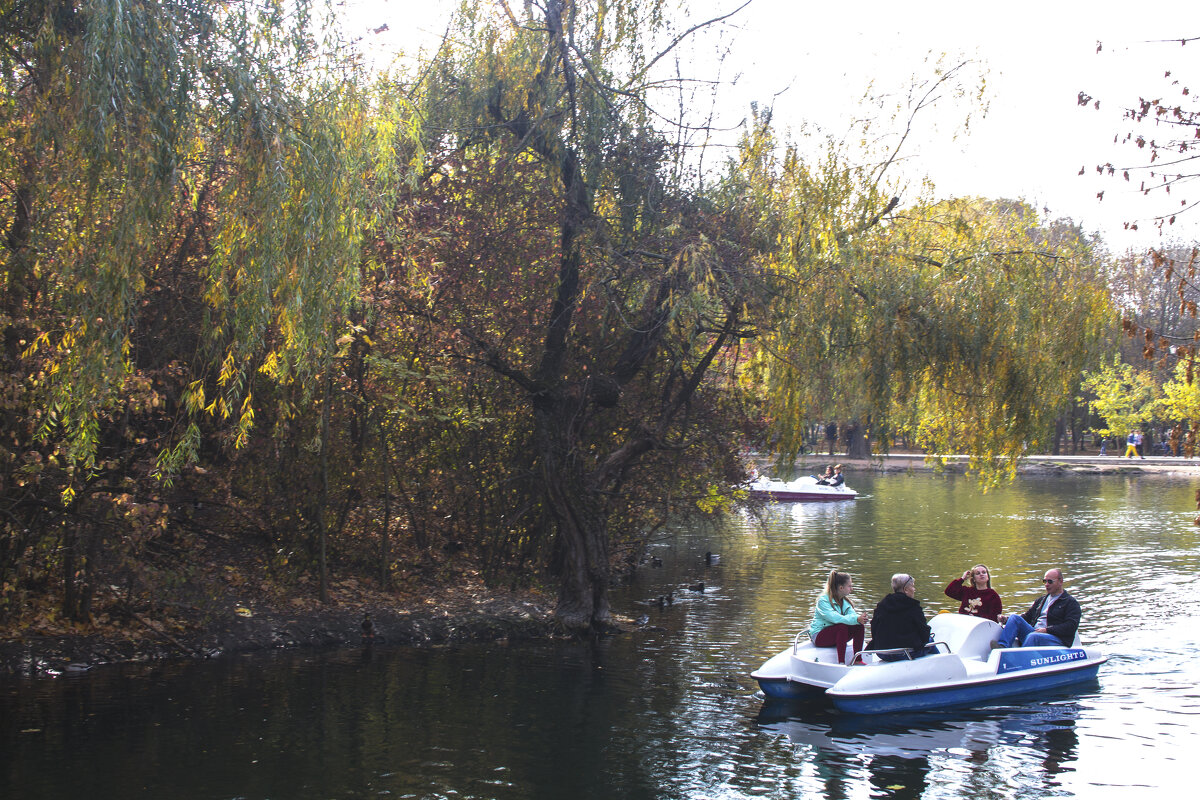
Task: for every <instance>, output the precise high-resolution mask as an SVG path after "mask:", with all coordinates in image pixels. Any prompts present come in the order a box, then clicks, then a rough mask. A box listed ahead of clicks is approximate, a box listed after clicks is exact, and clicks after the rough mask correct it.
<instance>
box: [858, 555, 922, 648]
mask: <svg viewBox="0 0 1200 800" xmlns="http://www.w3.org/2000/svg"><path fill="white" fill-rule="evenodd" d="M916 593H917V582H916V581H915V580H913V577H912V576H911V575H907V574H905V573H903V572H902V573H899V574H896V575H893V576H892V593H891V594H889V595H888V596H886V597H884V598H883V599H882V600H880V601H879V605H877V606H875V612H874V613H873V614H872V615H871V641H870V642H869V643H868V644H867V649H868V650H891V649H894V648H905V649H907V650H908V653H907V654H905V653H885V654H881V655H880V656H879V658H880V659H882V660H884V661H897V660H900V659H904V658H909V657H912V658H917V657H919V656H923V655H927V652H926V645H928V644H929V632H930V631H929V624H928V623H927V622H926V621H925V612H924V611H923V610H921V604H920V603H919V602H917V599H916ZM930 652H932V651H930Z"/></svg>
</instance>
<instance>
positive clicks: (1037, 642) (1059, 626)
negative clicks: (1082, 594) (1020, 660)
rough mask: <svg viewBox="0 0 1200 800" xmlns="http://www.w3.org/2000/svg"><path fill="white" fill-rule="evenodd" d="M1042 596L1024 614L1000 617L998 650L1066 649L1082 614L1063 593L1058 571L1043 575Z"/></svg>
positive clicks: (1053, 570)
mask: <svg viewBox="0 0 1200 800" xmlns="http://www.w3.org/2000/svg"><path fill="white" fill-rule="evenodd" d="M1042 584H1043V585H1045V587H1046V593H1045V594H1044V595H1042V596H1041V597H1039V598H1038V599H1037V600H1035V601H1033V605H1032V606H1030V607H1029V610H1028V611H1026V612H1025V613H1024V614H1013V615H1011V616H1008V615H1004V614H1001V615H1000V621H1001V622H1002V623H1004V630H1003V631H1002V632H1001V633H1000V641H999V642H997V645H998V646H1000V647H1012V646H1013V645H1014V644H1015V645H1016V646H1017V647H1070V646H1071V644H1072V643H1073V642H1074V641H1075V631H1076V630H1078V628H1079V619H1080V617H1082V616H1083V612H1082V611H1081V610H1080V608H1079V603H1078V601H1076V600H1075V598H1074V597H1071V595H1069V594H1067V592H1066V590H1065V589H1063V574H1062V570H1061V569H1058V568H1055V569H1050V570H1047V571H1046V576H1045V577H1044V578H1042Z"/></svg>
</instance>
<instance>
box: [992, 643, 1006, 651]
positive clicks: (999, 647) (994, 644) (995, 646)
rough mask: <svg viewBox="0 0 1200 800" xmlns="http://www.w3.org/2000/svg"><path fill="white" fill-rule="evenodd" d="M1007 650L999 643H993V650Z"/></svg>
mask: <svg viewBox="0 0 1200 800" xmlns="http://www.w3.org/2000/svg"><path fill="white" fill-rule="evenodd" d="M1005 648H1006V645H1002V644H1000V643H999V642H992V649H993V650H1004V649H1005Z"/></svg>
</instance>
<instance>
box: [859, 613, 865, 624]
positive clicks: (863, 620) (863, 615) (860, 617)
mask: <svg viewBox="0 0 1200 800" xmlns="http://www.w3.org/2000/svg"><path fill="white" fill-rule="evenodd" d="M858 624H859V625H866V624H867V615H866V614H859V615H858Z"/></svg>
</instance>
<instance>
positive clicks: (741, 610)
mask: <svg viewBox="0 0 1200 800" xmlns="http://www.w3.org/2000/svg"><path fill="white" fill-rule="evenodd" d="M852 477H853V478H854V479H853V480H852V481H851V482H852V484H853V485H854V486H855V488H857V489H859V490H860V491H861V492H863V493H864V495H865V496H864V497H863V498H862V499H860V500H858V501H856V502H853V503H839V504H836V505H833V504H831V505H820V504H803V505H779V506H773V507H770V508H768V509H767V510H766V512H765V514H764V516H763V517H762V519H760V520H756V519H754V518H752V517H751V516H748V515H737V516H734V517H733V518H731V519H727V520H725V521H723V522H721V523H719V524H717V525H714V526H712V527H710V528H689V529H685V530H677V531H675V532H673V533H672V534H671V535H669V536H668V537H666V538H664V539H663V540H662V541H661V542H659V543H657V544H656V545H655V547H654V555H656V556H657V557H659V558H661V559H662V561H663V563H664V566H663V568H662V569H649V568H648V569H645V570H643V571H642V572H641V573H640V574H639V575H638V576H637V577H636V579H635V581H634V583H633V584H631V585H630V586H628V587H623V588H621V589H619V590H617V591H616V593H615V597H614V603H615V607H616V608H617V610H618V611H620V612H622V613H627V614H630V615H632V616H638V615H640V614H647V615H648V616H649V618H650V622H649V625H648V626H647V629H645V630H642V631H639V632H638V633H635V634H632V635H629V636H623V637H617V638H612V639H608V640H605V641H602V642H600V643H597V644H582V643H581V644H573V643H570V644H569V643H552V644H536V645H511V646H504V645H489V646H472V647H455V648H438V649H431V650H409V649H389V648H386V647H383V648H380V649H377V650H376V652H375V653H373V654H372V655H371V656H370V657H368V658H364V657H363V655H362V654H360V653H358V652H337V653H312V652H305V653H297V652H281V653H274V654H267V655H254V656H247V657H229V658H224V659H218V660H215V661H210V662H203V663H172V664H165V665H132V666H119V667H105V668H100V669H96V670H93V671H91V672H88V673H85V674H83V675H80V676H76V677H70V676H64V677H61V678H56V679H39V680H7V681H4V682H0V798H5V799H6V800H7V798H22V799H23V800H24V799H26V798H28V800H35V799H36V798H55V799H56V800H57V799H59V798H64V799H65V798H71V799H72V800H74V799H75V798H89V800H91V799H106V798H141V797H151V798H180V799H181V800H183V799H187V798H222V799H223V798H250V799H251V800H258V799H259V798H278V799H279V800H288V799H290V798H368V797H397V798H400V797H412V798H572V800H574V799H576V798H760V797H766V798H794V797H831V798H868V797H926V798H935V797H936V798H942V797H945V798H952V797H953V798H958V797H965V796H969V797H979V798H1033V797H1038V798H1041V797H1083V798H1093V797H1097V798H1102V797H1114V798H1116V797H1120V798H1131V797H1148V796H1158V795H1160V794H1161V792H1162V790H1164V789H1169V790H1172V792H1173V793H1174V794H1180V793H1182V794H1183V795H1189V794H1190V787H1194V784H1195V780H1194V778H1193V776H1194V775H1195V774H1196V772H1197V767H1198V766H1200V688H1198V683H1200V665H1198V663H1197V654H1198V653H1200V607H1198V604H1197V585H1198V581H1197V574H1198V568H1200V529H1197V528H1195V527H1193V525H1192V520H1193V518H1194V517H1195V514H1196V511H1195V507H1194V506H1195V503H1194V499H1193V494H1194V492H1195V488H1196V482H1192V481H1185V480H1180V479H1171V478H1159V477H1155V478H1126V477H1063V478H1054V479H1029V478H1023V479H1021V480H1020V481H1019V482H1018V483H1017V484H1015V485H1013V486H1010V487H1007V488H1004V489H1001V490H998V491H993V492H990V493H988V494H982V493H981V492H980V491H979V490H978V489H977V488H976V487H975V485H974V484H972V483H971V482H970V481H969V480H966V479H962V478H951V477H930V476H915V477H914V476H880V477H874V478H872V477H867V476H852ZM710 550H711V551H713V552H717V553H719V554H720V556H721V558H720V562H719V563H718V564H716V565H714V566H711V567H706V566H705V564H704V560H703V554H704V553H705V552H706V551H710ZM978 561H982V562H984V563H986V564H987V565H988V566H989V567H990V568H991V570H992V575H993V586H994V587H995V588H997V589H998V590H999V592H1000V594H1001V596H1002V597H1003V598H1004V601H1005V607H1006V609H1010V608H1015V609H1018V610H1023V609H1024V608H1026V607H1027V606H1028V604H1029V603H1030V602H1031V601H1032V600H1033V599H1034V598H1035V597H1036V596H1037V595H1038V594H1039V593H1040V592H1041V586H1040V578H1041V576H1042V573H1043V572H1044V571H1045V569H1046V568H1047V567H1049V566H1058V565H1061V566H1062V567H1063V568H1064V570H1065V571H1066V573H1067V588H1068V590H1069V591H1071V592H1072V593H1073V594H1074V595H1075V596H1076V597H1077V598H1078V599H1079V600H1080V602H1081V603H1082V605H1083V608H1084V623H1083V627H1082V629H1081V635H1082V636H1083V637H1084V639H1085V641H1087V642H1089V643H1094V644H1097V645H1098V646H1100V647H1102V648H1103V649H1105V650H1106V651H1108V652H1109V653H1110V654H1111V659H1110V661H1109V663H1108V664H1106V665H1105V666H1104V667H1103V668H1101V672H1100V679H1099V681H1098V682H1097V683H1095V684H1092V685H1085V686H1082V687H1080V688H1079V689H1078V690H1076V691H1073V692H1069V693H1065V694H1057V695H1053V696H1050V697H1046V698H1032V699H1029V698H1026V699H1021V700H1020V701H1010V702H1008V703H1005V704H1003V705H997V706H991V707H987V708H976V709H957V710H945V711H941V712H936V713H923V714H905V715H902V716H895V717H875V718H868V717H855V716H852V715H842V714H838V713H836V712H834V711H833V710H832V709H831V708H830V707H828V706H827V705H825V704H822V703H809V704H802V705H790V706H789V705H775V704H766V703H764V701H763V700H762V697H761V695H759V694H758V693H757V687H756V686H755V685H754V684H753V682H752V681H751V680H750V678H749V677H748V673H749V672H750V671H751V670H752V669H754V668H755V667H757V666H758V665H759V664H760V663H761V662H762V661H763V660H765V659H766V658H767V656H769V655H772V654H774V653H775V652H778V651H779V650H782V649H783V648H784V647H785V646H787V645H788V644H789V643H790V642H791V639H792V637H793V636H794V634H795V633H796V632H797V631H798V630H801V629H803V628H805V627H807V625H808V622H809V620H810V618H811V609H812V602H813V599H814V596H815V594H816V592H817V590H818V588H819V586H820V585H821V584H822V583H823V581H824V576H825V575H826V574H827V572H828V570H829V568H830V567H832V566H837V567H840V568H843V569H848V570H849V571H850V572H851V573H853V575H854V579H855V586H856V594H855V597H856V598H858V600H859V602H860V604H862V605H866V606H868V607H870V606H873V605H874V603H875V601H876V600H878V598H879V596H881V595H882V594H883V593H884V592H885V591H886V589H887V583H888V578H889V577H890V575H891V574H892V573H893V572H899V571H903V572H910V573H912V574H913V575H914V576H916V578H917V597H918V599H920V600H921V601H922V603H923V605H924V606H925V609H926V611H927V613H933V612H935V611H937V610H940V609H944V608H951V607H953V606H952V601H950V600H949V599H948V598H946V597H944V596H943V595H942V589H943V588H944V586H945V584H946V583H947V582H948V581H949V580H950V579H951V578H952V577H954V576H956V575H961V574H962V572H963V570H965V569H966V568H968V567H970V566H971V565H972V564H974V563H976V562H978ZM700 581H703V583H704V591H703V593H700V592H696V591H688V590H687V589H686V588H685V587H687V586H689V585H694V584H696V583H697V582H700ZM669 590H674V592H675V596H676V601H675V603H674V605H672V606H670V607H667V608H661V609H660V608H658V607H657V605H656V604H654V603H652V602H650V601H651V600H652V599H653V598H655V597H657V596H659V595H662V594H665V593H666V592H667V591H669Z"/></svg>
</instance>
